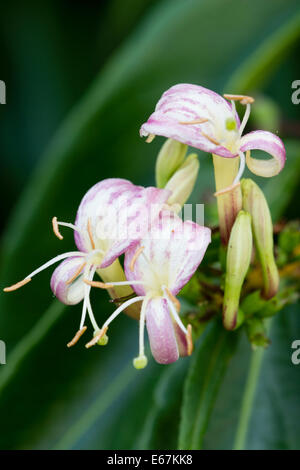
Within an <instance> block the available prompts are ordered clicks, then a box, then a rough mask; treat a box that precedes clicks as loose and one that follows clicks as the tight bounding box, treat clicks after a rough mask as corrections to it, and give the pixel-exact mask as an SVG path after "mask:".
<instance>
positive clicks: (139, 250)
mask: <svg viewBox="0 0 300 470" xmlns="http://www.w3.org/2000/svg"><path fill="white" fill-rule="evenodd" d="M143 250H144V246H140V247H139V248H138V249H137V250H136V252H135V253H134V255H133V257H132V259H131V261H130V265H129V269H130V271H133V270H134V265H135V263H136V260H137V259H138V257H139V256H140V254H141V253H142V251H143Z"/></svg>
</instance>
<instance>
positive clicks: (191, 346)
mask: <svg viewBox="0 0 300 470" xmlns="http://www.w3.org/2000/svg"><path fill="white" fill-rule="evenodd" d="M186 340H187V353H188V356H190V355H191V354H192V352H193V349H194V344H193V337H192V325H191V324H190V323H189V324H188V326H187V334H186Z"/></svg>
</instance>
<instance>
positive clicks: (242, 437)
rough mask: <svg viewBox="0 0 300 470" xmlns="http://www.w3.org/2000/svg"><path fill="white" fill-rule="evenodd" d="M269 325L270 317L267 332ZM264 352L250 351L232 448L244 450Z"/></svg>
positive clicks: (260, 349) (260, 350)
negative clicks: (250, 355)
mask: <svg viewBox="0 0 300 470" xmlns="http://www.w3.org/2000/svg"><path fill="white" fill-rule="evenodd" d="M270 327H271V319H270V320H268V321H267V322H266V330H267V332H269V331H270ZM264 353H265V349H263V348H259V349H258V350H256V351H254V352H253V353H252V357H251V361H250V369H249V373H248V377H247V381H246V386H245V391H244V396H243V399H242V406H241V411H240V416H239V422H238V427H237V432H236V435H235V440H234V445H233V450H244V448H245V444H246V438H247V432H248V428H249V422H250V418H251V414H252V406H253V402H254V398H255V393H256V388H257V382H258V378H259V374H260V369H261V365H262V359H263V355H264Z"/></svg>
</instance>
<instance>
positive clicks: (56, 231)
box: [52, 217, 64, 240]
mask: <svg viewBox="0 0 300 470" xmlns="http://www.w3.org/2000/svg"><path fill="white" fill-rule="evenodd" d="M52 228H53V232H54V234H55V235H56V236H57V238H59V240H63V238H64V237H63V236H62V234H61V233H60V231H59V228H58V222H57V217H53V219H52Z"/></svg>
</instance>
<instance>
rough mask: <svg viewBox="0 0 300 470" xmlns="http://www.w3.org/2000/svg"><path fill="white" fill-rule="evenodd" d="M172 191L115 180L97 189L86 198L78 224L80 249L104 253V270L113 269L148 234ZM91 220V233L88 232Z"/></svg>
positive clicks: (81, 206)
mask: <svg viewBox="0 0 300 470" xmlns="http://www.w3.org/2000/svg"><path fill="white" fill-rule="evenodd" d="M169 195H170V192H169V191H167V190H164V189H158V188H153V187H149V188H144V187H142V186H135V185H134V184H132V183H131V182H130V181H127V180H123V179H117V178H111V179H106V180H103V181H101V182H100V183H97V184H96V185H95V186H93V187H92V188H91V189H90V190H89V191H88V192H87V193H86V195H85V196H84V198H83V199H82V201H81V203H80V206H79V209H78V212H77V217H76V221H75V224H76V226H77V227H78V228H79V229H80V230H81V232H82V233H79V232H75V242H76V245H77V247H78V249H79V250H81V251H89V250H91V249H92V246H91V237H90V235H92V238H93V241H94V244H95V248H96V249H100V250H102V251H103V258H102V262H101V268H105V267H107V266H109V265H110V264H111V263H112V262H113V261H114V260H115V259H116V258H118V256H120V255H121V254H122V253H124V252H125V250H126V249H127V248H128V247H129V246H131V245H133V244H135V243H136V242H137V241H138V240H139V239H140V238H141V237H142V236H143V235H144V233H145V231H147V229H148V225H149V221H150V220H151V214H152V217H155V216H157V215H158V213H159V211H160V209H161V207H162V205H163V204H164V203H165V202H166V201H167V199H168V197H169ZM88 220H90V234H89V233H88V230H87V225H88Z"/></svg>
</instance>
